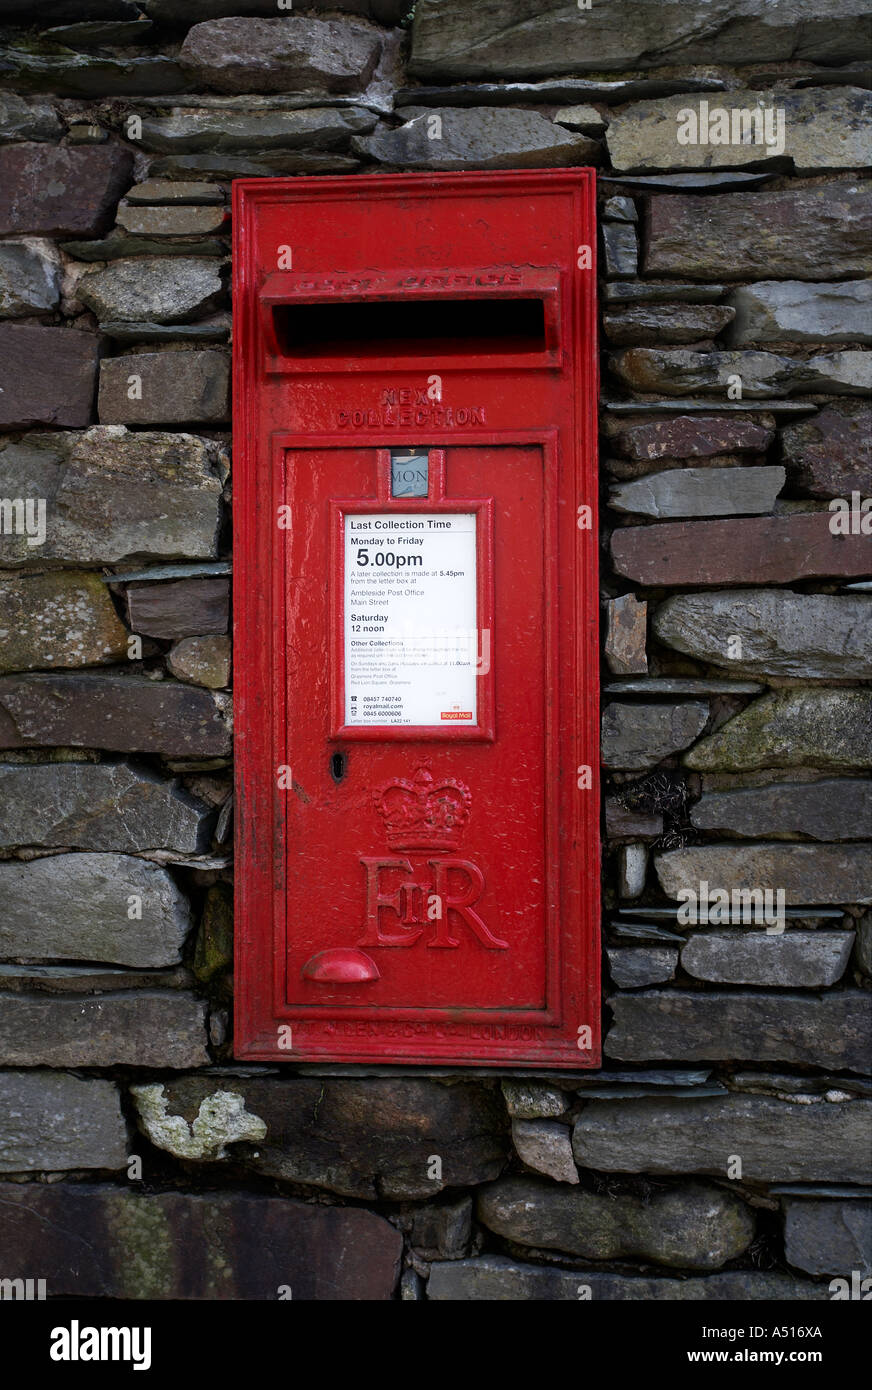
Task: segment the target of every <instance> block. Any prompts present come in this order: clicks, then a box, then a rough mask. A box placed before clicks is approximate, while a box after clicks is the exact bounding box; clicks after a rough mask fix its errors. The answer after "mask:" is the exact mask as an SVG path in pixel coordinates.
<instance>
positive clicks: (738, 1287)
mask: <svg viewBox="0 0 872 1390" xmlns="http://www.w3.org/2000/svg"><path fill="white" fill-rule="evenodd" d="M427 1297H428V1299H434V1300H435V1301H437V1302H463V1303H492V1302H500V1303H510V1302H517V1303H521V1302H529V1301H531V1300H534V1301H535V1302H537V1303H540V1302H543V1301H548V1302H573V1303H577V1302H578V1300H579V1298H585V1299H588V1298H589V1299H590V1300H591V1301H592V1302H612V1301H615V1302H639V1301H644V1302H646V1303H648V1302H651V1301H652V1300H654V1301H659V1300H673V1299H681V1300H688V1301H692V1302H697V1303H700V1302H706V1303H707V1302H716V1303H732V1302H734V1301H736V1300H741V1301H753V1302H755V1303H759V1302H764V1301H768V1300H776V1301H782V1300H784V1299H790V1300H794V1299H804V1300H812V1299H821V1300H822V1299H825V1298H827V1299H828V1298H830V1297H831V1295H830V1293H829V1292H828V1290H827V1286H826V1285H825V1284H815V1283H813V1282H812V1281H811V1280H810V1279H793V1278H790V1277H789V1276H788V1275H786V1274H761V1273H759V1272H757V1271H756V1270H753V1271H749V1270H744V1269H735V1270H730V1271H729V1272H728V1273H725V1274H710V1275H708V1276H707V1277H704V1278H701V1279H667V1278H659V1277H658V1276H656V1275H655V1276H648V1277H647V1278H643V1277H635V1276H628V1275H625V1274H603V1273H602V1272H601V1271H600V1270H598V1269H594V1270H590V1269H574V1270H568V1269H556V1268H551V1267H549V1266H547V1265H532V1264H531V1265H525V1264H519V1263H518V1262H517V1261H515V1260H510V1259H507V1258H506V1257H505V1256H504V1255H479V1256H477V1257H476V1258H475V1259H471V1260H454V1261H451V1262H448V1261H445V1262H441V1261H440V1262H439V1263H436V1264H434V1265H432V1266H431V1270H430V1278H429V1280H428V1282H427Z"/></svg>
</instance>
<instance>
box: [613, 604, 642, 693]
mask: <svg viewBox="0 0 872 1390" xmlns="http://www.w3.org/2000/svg"><path fill="white" fill-rule="evenodd" d="M607 614H608V619H607V623H608V625H607V628H606V645H605V654H606V662H607V663H608V667H609V670H610V671H613V672H614V674H615V675H616V676H633V675H639V674H641V675H646V674H647V672H648V657H647V656H646V654H645V639H646V636H647V614H648V605H647V603H639V602H638V601H637V600H636V598H635V597H634V596H633V594H624V595H622V597H621V598H613V599H609V601H608V604H607Z"/></svg>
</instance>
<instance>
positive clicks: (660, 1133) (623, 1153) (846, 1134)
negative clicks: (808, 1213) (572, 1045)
mask: <svg viewBox="0 0 872 1390" xmlns="http://www.w3.org/2000/svg"><path fill="white" fill-rule="evenodd" d="M714 997H715V996H713V995H708V996H706V998H707V1001H708V1002H710V1001H711V1000H712V999H713V998H714ZM635 998H638V996H634V999H635ZM711 1026H712V1027H716V1026H717V1024H716V1022H712V1024H711ZM870 1140H872V1102H870V1101H866V1100H856V1101H845V1102H843V1103H841V1104H837V1105H830V1104H828V1103H827V1102H826V1101H821V1102H820V1103H819V1104H816V1105H800V1104H796V1103H794V1102H792V1101H784V1100H775V1099H774V1098H773V1097H770V1096H749V1095H731V1096H724V1097H720V1098H719V1097H714V1096H712V1097H703V1098H701V1099H700V1100H697V1101H694V1102H693V1104H692V1105H690V1104H688V1102H687V1101H684V1100H678V1101H676V1100H665V1099H661V1098H659V1097H657V1098H652V1099H647V1098H645V1097H640V1098H638V1099H628V1100H595V1101H591V1102H590V1103H589V1104H588V1105H586V1106H585V1107H584V1109H583V1110H582V1112H581V1115H580V1117H579V1119H578V1121H577V1122H576V1125H575V1129H574V1131H573V1148H574V1150H575V1158H576V1161H577V1162H578V1163H579V1164H580V1165H581V1166H582V1167H584V1168H594V1169H599V1170H600V1171H603V1172H609V1173H669V1174H672V1173H711V1174H713V1175H714V1176H716V1177H721V1178H724V1177H726V1176H727V1166H728V1163H729V1160H730V1156H731V1155H733V1154H736V1155H738V1156H739V1157H740V1158H741V1160H742V1177H743V1178H744V1179H745V1180H746V1181H752V1182H755V1181H759V1182H833V1181H836V1182H858V1183H865V1182H867V1181H868V1177H869V1171H868V1162H867V1158H866V1155H867V1154H868V1151H869V1143H870Z"/></svg>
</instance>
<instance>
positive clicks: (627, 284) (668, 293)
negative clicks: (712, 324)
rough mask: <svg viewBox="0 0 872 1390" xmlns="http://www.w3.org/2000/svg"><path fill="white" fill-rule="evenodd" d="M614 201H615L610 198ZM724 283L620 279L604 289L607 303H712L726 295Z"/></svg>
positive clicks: (621, 304)
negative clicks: (700, 283) (695, 283)
mask: <svg viewBox="0 0 872 1390" xmlns="http://www.w3.org/2000/svg"><path fill="white" fill-rule="evenodd" d="M610 201H611V200H610ZM725 289H726V287H725V286H724V285H691V284H682V283H681V281H680V280H632V281H631V280H617V281H614V282H612V283H611V284H608V285H605V286H604V288H603V299H604V302H605V303H606V304H615V305H618V306H623V305H625V304H658V303H662V302H663V301H664V300H675V301H677V302H679V303H682V304H710V303H711V302H712V301H713V300H715V299H720V298H721V296H722V295H723V294H724V292H725Z"/></svg>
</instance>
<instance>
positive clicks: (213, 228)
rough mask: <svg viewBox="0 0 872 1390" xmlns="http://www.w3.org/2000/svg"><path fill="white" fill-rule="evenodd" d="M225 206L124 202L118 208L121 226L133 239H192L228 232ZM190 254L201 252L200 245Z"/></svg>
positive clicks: (195, 246) (118, 221)
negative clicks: (164, 205) (149, 204)
mask: <svg viewBox="0 0 872 1390" xmlns="http://www.w3.org/2000/svg"><path fill="white" fill-rule="evenodd" d="M225 223H226V213H225V210H224V208H223V207H211V206H208V205H201V204H193V205H192V204H188V203H179V204H173V205H171V206H169V207H154V206H144V205H142V204H139V203H133V204H131V205H129V206H127V205H125V204H124V203H122V204H121V205H120V206H119V208H118V215H117V225H118V226H119V227H121V228H123V230H124V231H125V232H129V233H130V235H131V237H135V236H141V237H189V236H196V237H199V236H205V235H207V234H208V233H210V232H218V233H220V232H221V231H224V230H227V229H226V226H225ZM188 250H189V252H195V253H196V252H199V247H198V246H197V245H192V246H190V247H189V248H188Z"/></svg>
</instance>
